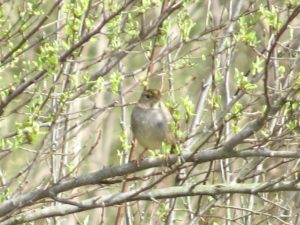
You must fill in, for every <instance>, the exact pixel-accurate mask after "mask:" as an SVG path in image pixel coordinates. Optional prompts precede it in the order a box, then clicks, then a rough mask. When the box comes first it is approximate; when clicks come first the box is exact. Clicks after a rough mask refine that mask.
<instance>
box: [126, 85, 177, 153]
mask: <svg viewBox="0 0 300 225" xmlns="http://www.w3.org/2000/svg"><path fill="white" fill-rule="evenodd" d="M171 120H172V116H171V114H170V112H169V110H168V109H167V107H166V106H165V105H164V104H163V102H162V100H161V93H160V91H159V90H156V89H146V90H144V91H143V93H142V95H141V97H140V99H139V101H138V103H137V104H136V106H135V107H134V109H133V111H132V114H131V129H132V132H133V135H134V137H135V138H136V139H137V140H138V142H139V143H140V144H141V145H142V146H143V147H145V148H146V149H153V150H154V149H160V148H161V147H162V142H164V143H168V144H174V134H173V133H172V132H171V131H170V126H169V125H170V122H171Z"/></svg>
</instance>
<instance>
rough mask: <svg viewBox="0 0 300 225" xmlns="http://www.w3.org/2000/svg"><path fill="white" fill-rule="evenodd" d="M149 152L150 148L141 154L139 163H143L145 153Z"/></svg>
mask: <svg viewBox="0 0 300 225" xmlns="http://www.w3.org/2000/svg"><path fill="white" fill-rule="evenodd" d="M147 151H148V148H145V149H144V151H143V152H142V153H141V154H140V156H139V159H138V161H139V162H142V161H143V160H144V158H145V156H144V155H145V153H146V152H147Z"/></svg>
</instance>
